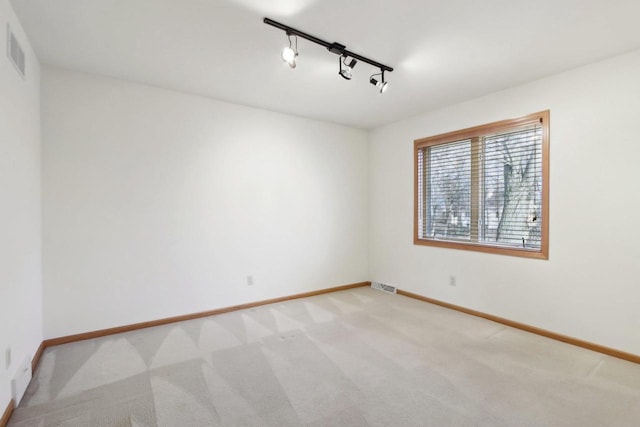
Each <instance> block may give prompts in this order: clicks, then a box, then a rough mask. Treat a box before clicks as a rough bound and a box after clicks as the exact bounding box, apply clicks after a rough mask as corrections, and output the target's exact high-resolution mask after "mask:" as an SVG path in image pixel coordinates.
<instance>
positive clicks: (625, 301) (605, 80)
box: [369, 51, 640, 354]
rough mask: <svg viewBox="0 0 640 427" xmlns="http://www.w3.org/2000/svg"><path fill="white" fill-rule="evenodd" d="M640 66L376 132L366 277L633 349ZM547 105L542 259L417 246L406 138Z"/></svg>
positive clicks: (607, 68) (632, 57) (589, 74)
mask: <svg viewBox="0 0 640 427" xmlns="http://www.w3.org/2000/svg"><path fill="white" fill-rule="evenodd" d="M638 76H640V51H638V52H634V53H631V54H627V55H624V56H619V57H616V58H613V59H610V60H607V61H604V62H600V63H597V64H593V65H590V66H587V67H583V68H580V69H576V70H573V71H570V72H566V73H564V74H560V75H556V76H553V77H550V78H547V79H544V80H540V81H537V82H534V83H531V84H528V85H524V86H520V87H516V88H513V89H509V90H505V91H502V92H499V93H495V94H492V95H490V96H486V97H483V98H480V99H476V100H473V101H470V102H466V103H462V104H459V105H455V106H452V107H449V108H445V109H441V110H438V111H433V112H427V113H425V114H422V115H419V116H416V117H412V118H408V119H406V120H404V121H402V122H398V123H395V124H392V125H389V126H386V127H383V128H380V129H377V130H376V131H374V132H373V133H372V135H371V147H370V164H369V170H370V183H371V186H370V209H369V210H370V212H371V216H370V259H369V262H370V273H371V279H373V280H381V281H383V282H388V283H391V284H395V285H397V286H399V287H400V288H401V289H405V290H408V291H411V292H415V293H418V294H421V295H424V296H429V297H432V298H436V299H440V300H443V301H447V302H450V303H453V304H458V305H461V306H464V307H468V308H472V309H475V310H479V311H483V312H487V313H491V314H494V315H497V316H502V317H505V318H508V319H511V320H516V321H519V322H523V323H526V324H530V325H534V326H538V327H541V328H545V329H548V330H551V331H555V332H558V333H563V334H566V335H569V336H573V337H576V338H581V339H584V340H588V341H592V342H595V343H599V344H603V345H606V346H610V347H614V348H617V349H620V350H624V351H628V352H631V353H635V354H640V315H639V311H638V310H639V309H638V307H640V286H638V283H639V280H640V279H639V278H640V197H639V195H640V192H639V189H638V185H639V183H640V167H639V166H638V159H640V143H639V141H640V137H639V136H638V135H639V132H640V125H639V123H640V119H639V118H640V78H638ZM545 109H550V110H551V118H550V123H551V154H550V160H551V177H550V186H551V188H550V248H549V260H548V261H541V260H530V259H523V258H514V257H506V256H502V255H492V254H482V253H476V252H466V251H460V250H452V249H443V248H433V247H424V246H414V245H413V243H412V232H413V140H414V139H417V138H422V137H427V136H431V135H436V134H440V133H443V132H448V131H453V130H457V129H462V128H466V127H470V126H475V125H480V124H484V123H489V122H492V121H496V120H501V119H507V118H512V117H518V116H522V115H525V114H528V113H533V112H537V111H541V110H545ZM450 275H454V276H456V278H457V286H456V287H451V286H449V276H450Z"/></svg>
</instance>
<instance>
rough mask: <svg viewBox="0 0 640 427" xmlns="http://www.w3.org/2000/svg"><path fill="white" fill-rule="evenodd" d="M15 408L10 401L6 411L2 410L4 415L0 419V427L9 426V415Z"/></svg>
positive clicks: (13, 403)
mask: <svg viewBox="0 0 640 427" xmlns="http://www.w3.org/2000/svg"><path fill="white" fill-rule="evenodd" d="M15 406H16V403H15V402H14V401H13V399H11V400H10V401H9V404H8V405H7V409H5V410H4V414H2V418H0V427H7V424H9V418H11V414H13V410H14V409H15Z"/></svg>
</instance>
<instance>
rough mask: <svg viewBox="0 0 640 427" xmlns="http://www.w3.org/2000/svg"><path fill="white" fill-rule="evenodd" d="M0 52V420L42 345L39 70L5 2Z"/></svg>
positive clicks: (1, 0)
mask: <svg viewBox="0 0 640 427" xmlns="http://www.w3.org/2000/svg"><path fill="white" fill-rule="evenodd" d="M7 23H9V25H10V26H11V29H12V30H13V32H14V33H15V34H16V36H17V38H18V40H19V42H20V44H21V45H22V48H23V49H24V51H25V56H26V69H27V71H26V74H27V75H26V79H22V77H20V76H19V75H18V73H17V72H16V69H15V68H14V66H13V64H12V63H11V62H9V60H8V57H7V54H6V46H7ZM0 49H1V53H0V415H1V414H2V412H4V409H5V408H6V406H7V404H8V403H9V401H10V400H11V379H13V377H14V375H15V374H16V372H17V369H18V366H19V365H20V364H21V363H22V362H23V361H24V359H25V358H28V359H31V358H32V357H33V356H34V354H35V352H36V350H37V348H38V346H39V345H40V343H41V342H42V282H41V262H40V259H41V245H40V242H41V240H40V224H41V212H40V197H41V192H40V65H39V63H38V60H37V58H36V57H35V55H34V53H33V51H32V50H31V47H30V45H29V41H28V40H27V37H26V36H25V34H24V32H23V31H22V28H21V26H20V23H19V22H18V19H17V18H16V15H15V14H14V12H13V9H12V8H11V5H10V4H9V2H8V0H0ZM7 348H11V352H12V363H11V366H10V367H9V369H5V351H6V349H7Z"/></svg>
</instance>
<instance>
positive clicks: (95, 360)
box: [9, 288, 640, 427]
mask: <svg viewBox="0 0 640 427" xmlns="http://www.w3.org/2000/svg"><path fill="white" fill-rule="evenodd" d="M9 425H10V426H11V427H27V426H29V427H44V426H83V427H86V426H91V427H93V426H122V427H125V426H126V427H130V426H135V427H138V426H139V427H142V426H179V427H183V426H368V425H371V426H492V427H495V426H580V427H585V426H634V427H635V426H640V365H636V364H633V363H630V362H625V361H622V360H619V359H615V358H612V357H608V356H604V355H601V354H598V353H594V352H591V351H588V350H584V349H580V348H577V347H574V346H571V345H567V344H563V343H560V342H556V341H553V340H549V339H546V338H542V337H539V336H536V335H532V334H528V333H526V332H522V331H518V330H515V329H511V328H508V327H505V326H502V325H500V324H496V323H493V322H490V321H487V320H483V319H479V318H475V317H472V316H468V315H464V314H461V313H457V312H454V311H451V310H447V309H444V308H441V307H438V306H433V305H430V304H427V303H423V302H420V301H416V300H412V299H409V298H406V297H403V296H398V295H387V294H384V293H382V292H379V291H376V290H373V289H370V288H358V289H354V290H350V291H342V292H336V293H332V294H325V295H320V296H316V297H311V298H305V299H300V300H293V301H288V302H284V303H278V304H273V305H266V306H261V307H258V308H253V309H248V310H243V311H237V312H233V313H227V314H222V315H218V316H212V317H207V318H202V319H197V320H191V321H186V322H181V323H174V324H170V325H165V326H160V327H155V328H150V329H145V330H139V331H134V332H128V333H123V334H119V335H112V336H109V337H104V338H98V339H92V340H87V341H82V342H77V343H72V344H66V345H61V346H57V347H52V348H48V349H47V350H46V351H45V353H44V355H43V357H42V359H41V362H40V366H39V368H38V370H37V371H36V373H35V376H34V378H33V380H32V382H31V384H30V386H29V388H28V390H27V393H26V395H25V397H24V399H23V401H22V402H21V404H20V405H19V407H18V408H17V409H16V411H15V412H14V415H13V417H12V419H11V421H10V423H9Z"/></svg>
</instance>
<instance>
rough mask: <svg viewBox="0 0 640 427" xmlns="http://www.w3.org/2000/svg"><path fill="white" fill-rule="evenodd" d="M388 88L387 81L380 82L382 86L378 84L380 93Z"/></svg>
mask: <svg viewBox="0 0 640 427" xmlns="http://www.w3.org/2000/svg"><path fill="white" fill-rule="evenodd" d="M388 88H389V82H384V83H382V86H380V93H384V92H385V91H386V90H387V89H388Z"/></svg>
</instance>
